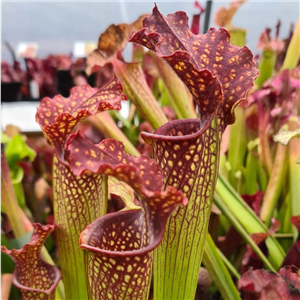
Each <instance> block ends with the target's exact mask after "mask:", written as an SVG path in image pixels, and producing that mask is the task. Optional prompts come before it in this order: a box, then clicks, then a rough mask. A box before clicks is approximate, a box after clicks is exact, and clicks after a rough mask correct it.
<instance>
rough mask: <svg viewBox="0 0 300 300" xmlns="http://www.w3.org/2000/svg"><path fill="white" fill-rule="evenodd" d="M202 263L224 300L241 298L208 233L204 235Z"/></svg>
mask: <svg viewBox="0 0 300 300" xmlns="http://www.w3.org/2000/svg"><path fill="white" fill-rule="evenodd" d="M203 264H204V266H205V268H206V269H207V271H208V272H209V275H210V277H211V278H212V280H213V282H214V283H215V285H216V286H217V288H218V291H219V292H220V293H221V295H222V297H223V299H224V300H233V299H234V300H238V299H241V298H240V295H239V292H238V290H237V288H236V286H235V284H234V282H233V281H232V278H231V276H230V274H229V272H228V270H227V268H226V266H225V265H224V263H223V261H222V258H221V256H220V255H219V252H218V249H217V247H216V245H215V243H214V241H213V239H212V238H211V236H210V234H207V236H206V243H205V247H204V253H203Z"/></svg>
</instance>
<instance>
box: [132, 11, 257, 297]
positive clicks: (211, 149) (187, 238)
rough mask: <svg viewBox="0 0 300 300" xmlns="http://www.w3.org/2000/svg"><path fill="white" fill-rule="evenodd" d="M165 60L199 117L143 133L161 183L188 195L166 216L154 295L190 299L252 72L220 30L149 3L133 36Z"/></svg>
mask: <svg viewBox="0 0 300 300" xmlns="http://www.w3.org/2000/svg"><path fill="white" fill-rule="evenodd" d="M130 40H131V41H132V42H135V43H139V44H141V45H143V46H145V47H147V48H149V49H150V50H152V51H155V52H156V53H157V55H158V56H159V57H161V58H163V59H164V60H166V61H167V62H168V64H169V65H170V66H171V67H172V68H173V70H174V71H175V72H176V74H177V75H178V76H179V78H180V79H181V80H182V81H183V82H184V83H185V84H186V85H187V87H188V89H189V91H190V92H191V94H192V96H193V99H194V102H195V104H196V105H197V107H198V110H199V114H200V122H199V120H197V119H187V120H184V121H181V120H180V121H172V122H169V123H167V124H166V125H163V126H162V127H160V128H159V129H157V130H156V131H155V132H154V134H149V133H144V134H142V137H143V138H144V139H145V141H146V142H147V143H148V144H150V145H152V146H153V150H154V156H155V160H156V161H157V163H158V164H159V165H160V167H161V168H162V170H163V177H164V186H168V185H171V186H173V187H175V188H176V189H180V190H182V191H183V193H184V195H185V196H186V197H187V198H188V199H189V204H188V206H187V207H180V208H179V209H177V210H176V212H175V213H174V214H173V215H172V216H171V218H170V219H169V220H168V223H167V226H166V235H165V237H164V239H163V241H162V243H161V245H160V246H159V247H158V248H157V250H156V251H155V259H154V297H157V298H162V299H192V298H193V297H194V295H195V290H196V286H197V278H198V272H199V268H200V263H201V258H202V251H203V245H204V241H205V235H206V231H207V226H208V220H209V215H210V207H211V203H212V197H213V193H214V188H215V180H216V177H217V170H218V160H219V144H220V138H221V135H222V132H223V131H224V130H225V128H226V126H227V125H228V124H231V123H233V122H234V120H235V119H234V108H235V106H236V105H237V104H238V103H239V102H240V101H241V100H242V99H243V98H245V97H246V94H247V92H248V91H249V90H250V89H251V87H252V86H253V80H254V79H255V78H256V77H257V75H258V71H257V69H256V68H255V63H254V61H253V55H252V53H251V51H250V50H249V49H248V48H247V47H243V48H239V47H236V46H232V45H231V44H230V41H229V40H230V36H229V34H228V32H227V31H226V30H224V29H219V30H215V29H213V28H211V29H210V30H209V31H208V33H207V34H205V35H202V34H199V35H194V34H193V33H192V32H191V31H190V30H189V27H188V17H187V16H186V14H185V13H184V12H176V13H174V14H170V15H168V16H166V17H164V16H163V15H161V13H160V12H159V11H158V9H157V7H156V6H155V7H154V9H153V13H152V15H151V16H150V17H147V18H145V19H144V28H143V29H141V30H139V31H137V32H134V33H132V34H131V38H130Z"/></svg>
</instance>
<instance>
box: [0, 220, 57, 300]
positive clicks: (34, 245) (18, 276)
mask: <svg viewBox="0 0 300 300" xmlns="http://www.w3.org/2000/svg"><path fill="white" fill-rule="evenodd" d="M32 225H33V228H34V231H33V234H32V237H31V240H30V242H29V243H28V244H26V245H24V246H23V248H22V249H19V250H15V249H12V250H8V249H6V247H5V246H1V251H2V252H3V253H5V254H7V255H9V256H10V257H11V258H12V259H13V260H14V261H15V271H14V277H13V284H14V285H15V286H16V287H17V288H19V289H20V290H21V292H22V296H23V299H24V300H27V299H28V300H35V299H44V300H45V299H49V300H52V299H54V297H55V288H56V286H57V285H58V283H59V281H60V278H61V274H60V271H59V269H58V268H57V267H56V266H53V265H49V264H48V263H46V262H44V261H43V260H41V258H40V252H41V249H42V247H43V245H44V242H45V240H46V238H47V237H48V236H49V234H50V233H51V232H52V231H53V230H54V229H55V228H57V227H58V226H57V225H56V224H54V225H46V226H42V225H41V224H37V223H35V224H32Z"/></svg>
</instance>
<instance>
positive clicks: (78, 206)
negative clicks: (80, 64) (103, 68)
mask: <svg viewBox="0 0 300 300" xmlns="http://www.w3.org/2000/svg"><path fill="white" fill-rule="evenodd" d="M122 90H123V88H122V85H121V83H120V81H119V80H118V79H117V78H116V77H114V78H113V79H112V80H111V81H110V82H109V83H107V84H106V85H105V86H103V87H102V88H101V89H96V88H91V87H90V86H88V85H85V86H80V87H75V88H73V89H72V90H71V93H70V97H69V98H64V97H62V96H60V95H58V96H56V97H54V98H53V99H49V98H45V99H43V100H42V101H41V104H40V106H39V107H38V110H37V114H36V120H37V122H38V123H39V124H40V126H41V128H42V130H43V132H44V134H45V136H46V137H47V139H48V140H49V142H50V143H51V145H52V146H53V147H54V148H55V152H56V155H55V158H54V167H53V175H54V178H53V189H54V215H55V222H56V223H57V224H58V225H59V230H58V231H57V235H58V249H59V253H60V264H61V269H62V274H63V279H64V284H65V291H66V297H67V298H68V299H75V298H80V299H85V298H87V291H86V286H85V274H84V258H83V253H82V251H80V249H79V245H78V239H79V235H80V232H81V231H82V230H83V229H84V228H85V227H86V226H87V225H88V224H90V223H91V222H93V221H94V220H95V219H96V218H98V217H99V216H101V215H103V214H105V213H106V206H107V203H106V201H107V178H106V177H105V176H101V175H97V174H86V175H84V176H82V177H80V178H79V177H77V176H74V175H73V173H72V172H71V171H70V169H69V166H68V162H67V161H66V160H65V158H66V157H67V155H66V154H67V153H66V152H65V145H66V144H67V141H68V138H69V137H70V134H71V133H72V132H74V131H75V130H76V128H75V127H76V125H77V124H79V123H80V122H82V121H83V120H84V119H85V118H87V117H88V116H90V115H95V114H96V113H98V112H100V111H104V110H108V109H120V108H121V101H122V100H124V99H126V96H125V95H124V94H123V92H122Z"/></svg>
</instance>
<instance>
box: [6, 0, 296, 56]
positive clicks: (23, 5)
mask: <svg viewBox="0 0 300 300" xmlns="http://www.w3.org/2000/svg"><path fill="white" fill-rule="evenodd" d="M156 3H157V5H158V8H159V9H160V11H161V12H162V13H163V14H168V13H173V12H175V11H177V10H184V11H185V12H186V13H187V14H188V16H189V17H190V18H191V16H192V15H193V14H194V13H197V10H196V9H195V8H194V4H193V1H184V2H182V1H181V2H180V1H172V2H171V1H156ZM199 3H200V4H201V5H203V6H205V5H206V1H199ZM228 4H229V2H228V1H213V5H212V14H211V23H210V26H211V27H212V26H215V25H214V24H213V16H214V14H215V12H216V10H217V9H218V8H219V7H220V6H226V7H228ZM153 6H154V3H153V2H152V1H143V2H141V1H139V2H137V1H135V2H134V1H123V2H121V1H115V2H112V1H110V2H105V1H97V2H96V1H94V2H69V1H64V2H61V1H51V2H45V1H43V2H28V1H19V2H14V1H11V0H10V1H7V2H2V18H1V19H2V21H1V22H2V24H1V25H2V26H1V27H2V42H3V41H9V42H10V44H11V45H12V46H13V47H16V45H17V44H18V42H21V41H22V42H23V41H24V42H38V43H39V45H40V47H39V52H38V56H39V57H45V56H47V55H48V54H69V53H71V52H72V49H73V44H74V42H75V41H78V40H86V41H95V42H96V41H97V39H98V36H99V34H100V33H101V32H103V31H104V30H105V29H106V27H107V26H109V25H110V24H112V23H115V24H118V23H123V22H128V21H129V22H132V21H134V20H136V19H137V18H138V16H140V15H141V14H143V13H151V11H152V8H153ZM298 18H299V1H255V0H252V1H251V0H250V1H248V2H247V3H245V4H243V5H242V6H241V8H240V10H239V11H238V13H237V15H236V16H235V17H234V19H233V24H234V25H235V26H236V27H243V28H247V29H248V35H247V46H248V47H249V48H250V49H251V50H252V51H253V52H254V53H257V52H258V51H257V50H256V44H257V40H258V37H259V35H260V33H261V32H262V31H263V30H264V28H266V27H270V28H272V29H273V28H275V25H276V23H277V20H278V19H280V20H281V22H282V27H281V36H282V37H286V36H287V34H288V32H289V28H290V24H291V23H294V24H296V22H297V19H298ZM202 21H204V18H203V20H202ZM273 32H274V30H273ZM2 58H3V59H6V60H11V56H10V54H9V52H8V51H7V49H6V47H5V46H3V44H2Z"/></svg>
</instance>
